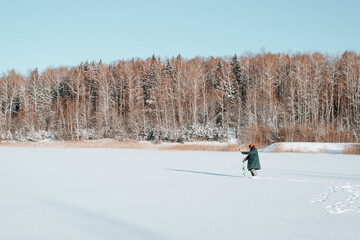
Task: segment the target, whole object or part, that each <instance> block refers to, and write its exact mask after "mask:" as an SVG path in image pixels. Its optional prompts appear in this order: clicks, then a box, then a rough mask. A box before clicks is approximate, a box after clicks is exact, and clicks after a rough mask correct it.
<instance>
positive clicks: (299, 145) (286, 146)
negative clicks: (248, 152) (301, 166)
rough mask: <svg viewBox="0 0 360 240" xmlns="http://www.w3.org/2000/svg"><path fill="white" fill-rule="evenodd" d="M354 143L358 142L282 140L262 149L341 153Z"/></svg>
mask: <svg viewBox="0 0 360 240" xmlns="http://www.w3.org/2000/svg"><path fill="white" fill-rule="evenodd" d="M352 144H356V143H322V142H280V143H274V144H271V145H269V146H267V147H266V148H263V149H261V151H262V152H273V151H276V149H278V150H281V151H285V152H303V153H330V154H341V153H342V152H343V151H344V149H345V147H347V146H349V145H352Z"/></svg>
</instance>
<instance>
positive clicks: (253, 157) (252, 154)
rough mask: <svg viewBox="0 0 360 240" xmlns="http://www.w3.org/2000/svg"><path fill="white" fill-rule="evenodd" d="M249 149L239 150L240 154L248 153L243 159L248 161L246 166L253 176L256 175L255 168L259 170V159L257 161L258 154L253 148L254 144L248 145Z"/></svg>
mask: <svg viewBox="0 0 360 240" xmlns="http://www.w3.org/2000/svg"><path fill="white" fill-rule="evenodd" d="M249 148H250V151H249V152H241V153H242V154H245V155H246V154H248V155H247V157H246V158H245V159H244V160H243V161H244V162H245V161H248V164H247V168H248V170H249V171H250V172H251V175H252V176H253V177H255V176H257V172H256V170H260V169H261V167H260V161H259V154H258V151H257V149H256V148H255V145H254V144H250V145H249Z"/></svg>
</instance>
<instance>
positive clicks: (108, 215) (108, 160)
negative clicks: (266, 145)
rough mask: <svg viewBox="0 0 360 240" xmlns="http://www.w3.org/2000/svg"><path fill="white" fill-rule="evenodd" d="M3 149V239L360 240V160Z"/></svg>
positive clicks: (294, 155) (329, 156)
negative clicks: (253, 166) (252, 163)
mask: <svg viewBox="0 0 360 240" xmlns="http://www.w3.org/2000/svg"><path fill="white" fill-rule="evenodd" d="M242 158H243V155H241V154H239V153H231V152H176V151H154V150H124V149H122V150H121V149H64V148H60V149H56V148H53V149H52V148H12V147H1V148H0V166H1V167H0V239H1V240H15V239H18V240H25V239H26V240H40V239H44V240H45V239H46V240H49V239H51V240H56V239H61V240H63V239H66V240H72V239H73V240H82V239H84V240H92V239H101V240H115V239H124V240H127V239H130V240H131V239H154V240H162V239H181V240H183V239H194V240H200V239H204V240H211V239H216V240H219V239H221V240H222V239H224V240H228V239H229V240H230V239H236V240H238V239H241V240H246V239H252V240H254V239H256V240H259V239H266V240H269V239H270V240H271V239H274V240H280V239H286V240H289V239H290V240H294V239H301V240H309V239H316V240H320V239H324V240H325V239H326V240H329V239H341V240H345V239H347V240H349V239H354V240H356V239H360V227H359V226H360V156H359V155H342V154H337V155H334V154H299V153H266V152H260V161H261V164H262V168H263V169H262V170H261V171H259V175H260V178H259V179H251V178H249V173H246V174H247V176H246V177H243V176H242V162H241V159H242Z"/></svg>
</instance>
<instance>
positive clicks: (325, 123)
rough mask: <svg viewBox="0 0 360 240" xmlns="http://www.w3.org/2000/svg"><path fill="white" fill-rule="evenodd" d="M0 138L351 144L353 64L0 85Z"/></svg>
mask: <svg viewBox="0 0 360 240" xmlns="http://www.w3.org/2000/svg"><path fill="white" fill-rule="evenodd" d="M0 106H1V111H0V132H1V136H0V138H1V139H2V140H4V139H10V140H11V139H12V140H38V139H41V138H45V137H51V138H55V139H58V140H82V139H99V138H115V139H133V140H155V141H156V140H163V141H178V142H181V141H191V140H223V139H226V138H227V137H228V132H229V131H230V132H234V133H236V136H237V138H238V139H239V140H240V142H256V143H258V144H259V143H260V144H268V143H273V142H279V141H325V142H359V136H360V113H359V110H360V57H359V55H357V54H356V53H353V52H345V53H343V54H342V56H338V57H331V56H326V55H323V54H321V53H314V54H296V55H287V54H270V53H269V54H268V53H263V54H257V55H246V56H240V57H237V56H236V55H235V56H233V57H229V58H213V57H210V58H201V57H196V58H193V59H189V60H185V59H183V58H182V57H181V56H180V55H179V56H178V57H176V58H171V59H160V58H156V57H154V56H153V57H152V58H148V59H145V60H142V59H132V60H128V61H118V62H115V63H112V64H109V65H106V64H103V63H102V62H101V61H100V62H98V63H94V62H92V63H89V62H85V63H81V64H80V65H79V66H76V67H71V68H68V67H59V68H50V69H47V70H45V71H44V72H42V73H39V72H38V70H37V69H35V70H33V71H31V72H30V73H29V74H28V76H26V77H24V76H22V75H20V74H18V73H16V72H15V71H13V70H12V71H9V72H7V73H6V74H3V75H2V76H1V78H0Z"/></svg>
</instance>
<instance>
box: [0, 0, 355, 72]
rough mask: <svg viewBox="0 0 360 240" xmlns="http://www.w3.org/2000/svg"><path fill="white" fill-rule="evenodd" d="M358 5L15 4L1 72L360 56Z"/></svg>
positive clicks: (5, 10)
mask: <svg viewBox="0 0 360 240" xmlns="http://www.w3.org/2000/svg"><path fill="white" fill-rule="evenodd" d="M359 12H360V1H358V0H348V1H347V0H343V1H340V0H338V1H333V0H328V1H325V0H301V1H299V0H296V1H295V0H294V1H293V0H282V1H275V0H273V1H267V0H257V1H256V0H252V1H249V0H246V1H242V0H238V1H236V0H233V1H231V0H221V1H219V0H217V1H212V0H200V1H196V0H181V1H170V0H168V1H165V0H164V1H162V0H153V1H143V0H134V1H131V0H129V1H121V0H119V1H115V0H114V1H111V0H102V1H99V0H96V1H93V0H86V1H77V0H61V1H55V0H53V1H50V0H31V1H30V0H24V1H20V0H11V1H10V0H8V1H3V2H2V3H1V9H0V74H1V73H4V72H7V71H8V70H10V69H15V70H16V71H18V72H20V73H22V74H27V73H28V71H29V69H33V68H35V67H38V69H39V70H40V71H43V70H45V69H46V68H47V67H58V66H74V65H78V64H79V63H80V62H81V61H85V60H89V61H92V60H94V61H99V60H100V59H102V61H103V62H104V63H111V62H113V61H116V60H119V59H124V60H127V59H131V58H132V57H135V58H136V57H139V58H147V57H150V56H152V55H153V54H155V55H156V56H160V57H162V58H164V57H172V56H176V55H178V54H181V55H182V56H184V57H185V58H193V57H195V56H197V55H199V56H204V57H207V56H232V55H234V54H235V53H236V54H237V55H242V54H244V53H246V52H253V53H258V52H261V51H264V50H265V51H266V52H273V53H279V52H280V53H297V52H300V53H309V52H314V51H320V52H323V53H326V54H330V55H338V54H341V53H342V52H343V51H345V50H351V51H356V52H359V50H360V27H359V26H360V13H359Z"/></svg>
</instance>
